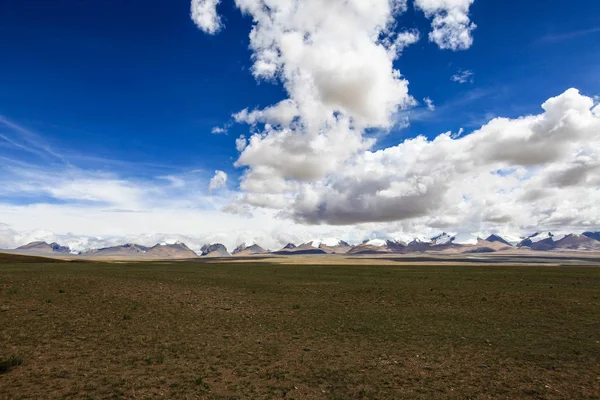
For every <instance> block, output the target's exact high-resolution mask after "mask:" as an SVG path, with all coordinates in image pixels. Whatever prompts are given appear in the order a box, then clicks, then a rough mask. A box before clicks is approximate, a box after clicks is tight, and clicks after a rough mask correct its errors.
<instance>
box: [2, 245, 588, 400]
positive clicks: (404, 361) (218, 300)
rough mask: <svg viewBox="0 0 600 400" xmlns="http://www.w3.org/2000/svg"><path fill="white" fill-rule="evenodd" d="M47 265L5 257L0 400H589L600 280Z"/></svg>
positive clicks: (582, 270) (509, 271)
mask: <svg viewBox="0 0 600 400" xmlns="http://www.w3.org/2000/svg"><path fill="white" fill-rule="evenodd" d="M45 261H46V260H44V259H38V258H24V257H19V256H8V255H4V256H2V255H0V398H1V399H20V398H29V399H44V398H49V399H55V398H67V399H76V398H77V399H79V398H89V399H109V398H115V399H117V398H132V399H133V398H135V399H145V398H161V397H162V398H170V399H175V398H181V399H274V398H286V399H360V398H364V399H466V398H470V399H517V398H524V399H566V398H570V399H598V398H600V268H598V267H590V266H586V267H577V266H562V267H553V266H504V265H502V266H500V265H483V266H482V265H477V264H470V265H428V264H422V265H404V264H402V263H388V264H392V265H308V263H302V264H297V265H293V264H291V265H290V264H286V265H282V264H274V263H269V260H256V261H253V262H249V261H247V260H246V262H243V263H227V262H225V263H224V262H220V263H218V262H214V263H206V262H198V261H195V262H145V263H114V262H113V263H108V262H107V263H102V262H45ZM373 263H375V261H373Z"/></svg>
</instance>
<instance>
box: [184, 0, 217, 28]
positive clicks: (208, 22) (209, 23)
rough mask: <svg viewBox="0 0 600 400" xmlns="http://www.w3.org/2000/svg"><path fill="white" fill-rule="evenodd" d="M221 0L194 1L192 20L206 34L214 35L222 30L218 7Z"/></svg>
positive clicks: (191, 9) (191, 11)
mask: <svg viewBox="0 0 600 400" xmlns="http://www.w3.org/2000/svg"><path fill="white" fill-rule="evenodd" d="M220 2H221V0H192V5H191V8H190V14H191V17H192V20H193V21H194V22H195V23H196V25H198V27H199V28H200V29H202V30H203V31H204V32H206V33H208V34H211V35H214V34H215V33H217V32H219V31H220V30H221V28H222V26H223V25H222V23H221V18H220V17H219V15H218V14H217V6H218V5H219V3H220Z"/></svg>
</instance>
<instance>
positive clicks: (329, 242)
mask: <svg viewBox="0 0 600 400" xmlns="http://www.w3.org/2000/svg"><path fill="white" fill-rule="evenodd" d="M599 239H600V232H585V233H583V234H567V235H555V234H554V233H552V232H536V233H534V234H532V235H529V236H527V237H523V238H521V241H520V242H519V243H517V244H516V246H513V245H512V244H511V243H510V242H509V241H508V240H506V239H504V238H503V237H502V236H500V235H498V234H492V235H489V236H488V237H487V238H486V239H481V238H478V239H477V242H476V243H474V244H473V242H468V241H466V240H465V242H464V243H469V244H462V243H457V240H456V236H454V235H452V234H447V233H445V232H443V233H441V234H439V235H436V236H434V237H432V238H431V239H429V238H427V237H424V236H420V237H416V238H415V239H413V240H411V241H410V242H408V243H406V242H404V241H401V240H393V239H378V238H375V239H368V240H365V241H364V242H363V243H359V244H356V245H351V244H349V243H348V242H346V241H344V240H341V239H338V238H327V239H313V240H310V241H308V242H305V243H302V244H300V245H295V244H293V243H288V244H287V245H285V246H284V247H283V248H281V249H279V250H275V251H269V250H265V249H264V248H263V247H261V246H260V245H258V244H256V243H254V244H252V245H249V246H247V245H246V244H244V243H242V244H241V245H239V246H237V247H236V248H235V249H234V250H233V252H232V253H231V254H230V253H229V251H228V250H227V248H226V247H225V246H224V245H223V244H221V243H213V244H206V245H204V246H202V248H201V249H200V251H199V252H198V253H196V252H194V251H193V250H192V249H190V248H189V247H188V246H187V245H186V244H185V243H182V242H175V243H172V244H167V243H160V244H157V245H155V246H152V247H147V246H142V245H139V244H135V243H127V244H123V245H118V246H110V247H104V248H99V249H89V250H87V251H83V252H79V253H75V252H73V251H72V250H71V249H70V248H69V247H67V246H62V245H60V244H58V243H56V242H53V243H50V244H49V243H46V242H43V241H35V242H31V243H28V244H26V245H24V246H21V247H18V248H17V249H15V250H14V252H17V253H23V254H31V255H50V256H51V255H55V256H82V257H115V258H118V257H127V258H137V257H140V258H153V259H187V258H198V257H206V258H211V257H230V256H236V257H243V256H247V257H251V256H254V255H269V254H273V255H325V254H347V255H348V256H360V255H369V254H373V255H377V254H410V253H426V252H432V253H448V254H458V253H494V252H502V251H523V250H533V251H583V252H585V251H587V252H591V251H600V240H599ZM513 243H514V242H513Z"/></svg>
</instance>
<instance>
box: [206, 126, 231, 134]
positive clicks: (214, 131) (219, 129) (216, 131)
mask: <svg viewBox="0 0 600 400" xmlns="http://www.w3.org/2000/svg"><path fill="white" fill-rule="evenodd" d="M210 133H212V134H213V135H226V134H227V129H225V128H222V127H220V126H215V127H214V128H212V130H211V131H210Z"/></svg>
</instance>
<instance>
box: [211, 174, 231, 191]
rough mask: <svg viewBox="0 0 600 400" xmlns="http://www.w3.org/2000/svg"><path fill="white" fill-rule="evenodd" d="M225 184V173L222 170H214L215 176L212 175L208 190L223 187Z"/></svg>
mask: <svg viewBox="0 0 600 400" xmlns="http://www.w3.org/2000/svg"><path fill="white" fill-rule="evenodd" d="M226 185H227V174H226V173H225V172H223V171H218V170H217V171H215V176H213V177H212V179H211V180H210V183H209V184H208V190H210V191H213V190H217V189H220V188H223V187H225V186H226Z"/></svg>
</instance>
